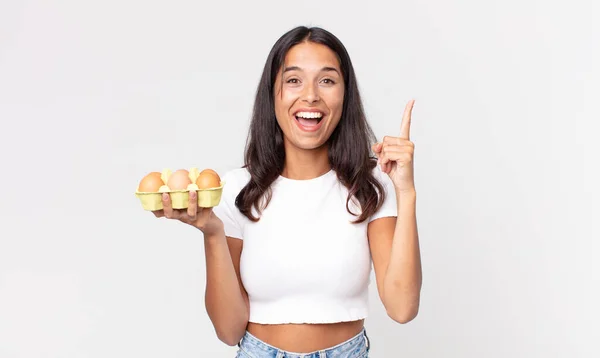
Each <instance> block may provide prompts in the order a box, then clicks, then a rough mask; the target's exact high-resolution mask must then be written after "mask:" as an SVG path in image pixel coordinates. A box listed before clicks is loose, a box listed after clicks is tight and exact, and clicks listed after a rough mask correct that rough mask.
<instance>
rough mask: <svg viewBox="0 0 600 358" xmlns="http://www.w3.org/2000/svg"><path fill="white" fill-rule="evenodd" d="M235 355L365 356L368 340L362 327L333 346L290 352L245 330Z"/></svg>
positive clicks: (268, 357) (259, 357)
mask: <svg viewBox="0 0 600 358" xmlns="http://www.w3.org/2000/svg"><path fill="white" fill-rule="evenodd" d="M238 347H239V350H238V355H237V357H244V358H245V357H250V358H324V357H348V358H359V357H361V358H362V357H367V354H368V352H369V351H370V348H371V347H370V341H369V337H368V336H367V330H366V329H365V328H363V329H362V330H361V332H359V333H358V334H357V335H356V336H354V337H352V338H350V339H348V340H347V341H345V342H342V343H340V344H337V345H335V346H333V347H329V348H325V349H321V350H317V351H313V352H309V353H298V352H290V351H285V350H282V349H279V348H277V347H274V346H272V345H270V344H268V343H265V342H263V341H261V340H260V339H258V338H256V337H255V336H253V335H252V334H251V333H249V332H246V334H245V335H244V337H243V338H242V340H241V341H240V343H238Z"/></svg>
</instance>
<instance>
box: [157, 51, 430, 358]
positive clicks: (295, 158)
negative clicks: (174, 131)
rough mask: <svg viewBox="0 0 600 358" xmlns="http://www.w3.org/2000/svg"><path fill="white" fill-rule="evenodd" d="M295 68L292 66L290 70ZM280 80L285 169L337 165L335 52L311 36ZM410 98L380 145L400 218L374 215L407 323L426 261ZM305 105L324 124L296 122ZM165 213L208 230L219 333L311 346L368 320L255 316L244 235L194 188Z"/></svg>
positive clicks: (399, 317)
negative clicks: (332, 141)
mask: <svg viewBox="0 0 600 358" xmlns="http://www.w3.org/2000/svg"><path fill="white" fill-rule="evenodd" d="M286 69H291V70H286ZM275 88H277V89H278V90H277V91H276V93H275V113H276V117H277V122H278V123H279V126H280V127H281V129H282V131H283V134H284V147H285V151H286V161H285V165H284V169H283V172H282V175H283V176H285V177H288V178H291V179H297V180H304V179H310V178H315V177H317V176H320V175H322V174H324V173H326V172H327V171H329V170H330V168H331V166H330V164H329V161H328V157H327V153H328V148H327V146H326V141H327V139H328V138H329V136H330V135H331V133H332V132H333V130H334V129H335V127H336V126H337V124H338V123H339V121H340V117H341V113H342V104H343V98H344V90H345V89H344V83H343V79H342V76H341V69H340V66H339V62H338V60H337V57H336V55H335V53H334V52H332V51H331V50H330V49H329V48H327V47H326V46H323V45H319V44H315V43H310V42H305V43H301V44H299V45H296V46H294V47H293V48H292V49H290V51H289V52H288V54H287V56H286V58H285V62H284V66H283V69H282V70H280V72H279V74H278V76H277V80H276V83H275ZM413 104H414V101H410V102H409V104H408V105H407V107H406V109H405V113H404V116H403V118H402V124H401V130H400V135H399V136H398V137H391V136H386V137H384V139H383V141H382V142H380V143H376V144H375V145H373V151H374V152H375V154H376V155H377V156H378V158H379V163H380V165H381V167H382V170H383V171H384V172H385V173H387V174H388V175H389V176H390V178H391V179H392V181H393V183H394V186H395V189H396V201H397V205H398V217H397V218H380V219H377V220H374V221H373V222H371V223H369V226H368V229H367V235H368V240H369V246H370V250H371V255H372V258H373V266H374V271H375V276H376V282H377V290H378V293H379V297H380V299H381V302H382V303H383V305H384V307H385V309H386V312H387V313H388V315H389V316H390V318H392V319H393V320H394V321H396V322H399V323H407V322H409V321H411V320H412V319H413V318H414V317H415V316H416V315H417V312H418V308H419V300H420V290H421V262H420V252H419V244H418V234H417V226H416V215H415V204H416V190H415V187H414V179H413V177H414V175H413V153H414V144H413V143H412V142H411V141H410V139H409V132H410V122H411V113H412V107H413ZM299 108H309V109H318V110H320V111H322V112H323V113H324V114H325V116H324V117H323V119H322V121H323V125H322V127H321V128H320V129H318V130H317V131H315V132H303V131H302V130H300V128H298V126H297V124H296V123H295V121H296V119H295V117H294V116H293V114H294V112H295V111H296V110H297V109H299ZM163 205H164V209H163V210H160V211H156V212H154V214H155V215H156V216H157V217H166V218H170V219H175V220H179V221H181V222H184V223H186V224H189V225H192V226H194V227H196V228H198V229H200V230H201V231H202V232H203V233H204V242H205V254H206V267H207V271H206V272H207V284H206V300H205V301H206V308H207V312H208V315H209V317H210V319H211V321H212V323H213V325H214V327H215V331H216V333H217V336H218V337H219V339H221V340H222V341H223V342H225V343H227V344H229V345H235V344H237V343H238V342H239V340H240V339H241V338H242V336H243V335H244V333H245V331H246V330H248V331H249V332H250V333H252V334H253V335H255V336H256V337H258V338H259V339H261V340H263V341H265V342H267V343H268V344H271V345H273V346H276V347H279V348H281V349H284V350H288V351H294V352H311V351H315V350H319V349H325V348H328V347H331V346H334V345H337V344H339V343H340V342H343V341H345V340H347V339H349V338H351V337H353V336H355V335H356V334H358V333H359V332H360V330H361V329H362V327H363V325H364V322H363V320H358V321H353V322H342V323H333V324H284V325H262V324H256V323H252V322H248V317H249V305H248V296H247V293H246V291H245V289H244V287H243V284H242V282H241V280H240V279H239V277H240V271H239V267H240V265H239V263H240V256H241V252H242V250H243V241H242V240H239V239H235V238H229V237H227V238H226V237H225V235H224V230H223V223H222V222H221V220H220V219H219V218H218V217H216V215H215V214H214V213H213V212H212V210H211V209H210V208H208V209H207V208H198V206H197V198H196V195H195V192H190V203H189V207H188V209H180V210H174V209H172V208H171V203H170V199H169V196H168V195H166V194H165V195H164V196H163Z"/></svg>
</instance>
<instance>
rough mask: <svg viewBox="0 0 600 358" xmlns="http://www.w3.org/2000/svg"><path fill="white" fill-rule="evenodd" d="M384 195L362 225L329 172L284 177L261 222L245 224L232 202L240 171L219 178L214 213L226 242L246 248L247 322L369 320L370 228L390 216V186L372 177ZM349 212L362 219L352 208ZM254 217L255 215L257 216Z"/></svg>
mask: <svg viewBox="0 0 600 358" xmlns="http://www.w3.org/2000/svg"><path fill="white" fill-rule="evenodd" d="M373 173H374V175H375V177H376V178H377V179H379V180H380V182H381V183H382V184H383V186H384V188H385V190H386V193H387V195H386V200H385V201H384V204H383V206H382V207H381V208H380V209H379V211H378V212H377V213H375V214H374V215H372V216H371V217H370V218H369V219H368V220H367V221H365V222H363V223H361V224H353V223H352V222H351V221H353V220H355V219H356V217H355V216H353V215H351V214H350V213H348V212H347V210H346V197H347V195H348V190H347V189H346V188H345V187H344V186H343V185H342V184H341V183H340V182H339V181H338V180H337V177H336V174H335V172H334V171H333V170H331V171H329V172H328V173H326V174H324V175H322V176H320V177H318V178H314V179H309V180H293V179H288V178H285V177H283V176H279V178H278V179H277V180H276V181H275V182H274V183H273V184H272V190H273V196H272V199H271V201H270V203H269V205H268V206H267V208H266V209H265V210H263V212H262V215H261V216H260V220H259V221H258V222H256V223H254V222H252V221H250V220H249V219H248V218H246V217H245V216H244V215H242V214H241V213H240V211H239V210H238V209H237V207H236V206H235V198H236V196H237V195H238V193H239V192H240V190H241V189H242V188H243V187H244V186H245V185H246V183H247V182H248V180H249V179H250V174H249V173H248V171H247V170H246V169H245V168H239V169H233V170H231V171H229V172H227V173H226V174H225V175H224V176H223V181H224V182H225V186H224V188H223V194H222V197H221V202H220V203H219V205H218V206H217V207H215V208H214V212H215V214H217V216H218V217H219V218H220V219H221V220H222V221H223V223H224V226H225V235H226V236H229V237H233V238H238V239H241V240H244V245H243V249H242V254H241V258H240V275H241V280H242V283H243V285H244V287H245V289H246V291H247V293H248V298H249V301H250V322H255V323H262V324H282V323H333V322H343V321H352V320H358V319H362V318H365V317H367V315H368V303H369V302H368V286H369V283H370V273H371V265H372V261H371V255H370V250H369V243H368V239H367V224H368V222H370V221H372V220H375V219H377V218H380V217H384V216H396V215H397V206H396V195H395V192H394V187H393V184H392V181H391V179H390V178H389V177H388V175H387V174H385V173H383V172H382V171H381V169H380V168H379V166H376V167H375V168H374V169H373ZM350 208H351V210H352V212H354V213H358V212H360V211H359V209H358V207H357V206H352V201H351V202H350ZM255 215H256V212H255Z"/></svg>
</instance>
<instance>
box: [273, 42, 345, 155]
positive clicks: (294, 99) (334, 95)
mask: <svg viewBox="0 0 600 358" xmlns="http://www.w3.org/2000/svg"><path fill="white" fill-rule="evenodd" d="M274 96H275V98H274V100H275V101H274V102H275V115H276V116H277V122H278V123H279V127H280V128H281V130H282V131H283V135H284V142H285V147H286V149H289V148H290V146H292V147H294V148H298V149H315V148H319V147H321V146H322V145H323V144H324V143H325V142H326V141H327V139H328V138H329V136H330V135H331V133H332V132H333V130H334V129H335V127H336V126H337V124H338V123H339V121H340V118H341V115H342V105H343V102H344V83H343V77H342V71H341V69H340V64H339V61H338V59H337V56H336V54H335V52H333V51H332V50H331V49H329V47H327V46H325V45H321V44H316V43H312V42H303V43H301V44H298V45H296V46H294V47H292V48H291V49H290V50H289V51H288V53H287V55H286V57H285V61H284V64H283V68H282V69H280V71H279V73H278V75H277V79H276V81H275V86H274Z"/></svg>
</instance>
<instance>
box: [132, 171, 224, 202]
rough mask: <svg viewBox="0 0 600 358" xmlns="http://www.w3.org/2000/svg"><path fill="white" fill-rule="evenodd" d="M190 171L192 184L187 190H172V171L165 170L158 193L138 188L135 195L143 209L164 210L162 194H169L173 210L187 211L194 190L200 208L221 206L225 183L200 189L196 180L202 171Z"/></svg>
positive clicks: (162, 173)
mask: <svg viewBox="0 0 600 358" xmlns="http://www.w3.org/2000/svg"><path fill="white" fill-rule="evenodd" d="M188 171H189V175H188V177H189V178H190V181H191V182H192V183H191V184H189V185H188V186H187V188H186V189H185V190H171V188H169V187H168V186H167V183H168V182H169V177H170V176H171V174H172V171H171V169H163V171H162V172H161V176H160V178H161V180H162V182H163V185H162V186H161V187H160V189H158V192H156V193H154V192H140V191H139V187H138V188H136V191H135V195H136V196H137V197H138V199H139V200H140V202H141V203H142V208H144V210H148V211H156V210H161V209H162V208H163V204H162V194H163V193H168V194H169V195H170V196H171V205H172V207H173V209H187V207H188V204H189V196H190V191H192V190H194V191H196V193H197V198H198V206H199V207H202V208H212V207H215V206H217V205H219V202H220V201H221V194H222V193H223V186H224V185H225V182H223V181H221V182H220V185H219V186H218V187H216V188H208V189H199V188H198V186H197V185H196V179H198V175H200V171H199V170H198V168H190V169H189V170H188Z"/></svg>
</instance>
